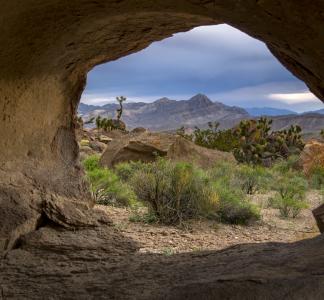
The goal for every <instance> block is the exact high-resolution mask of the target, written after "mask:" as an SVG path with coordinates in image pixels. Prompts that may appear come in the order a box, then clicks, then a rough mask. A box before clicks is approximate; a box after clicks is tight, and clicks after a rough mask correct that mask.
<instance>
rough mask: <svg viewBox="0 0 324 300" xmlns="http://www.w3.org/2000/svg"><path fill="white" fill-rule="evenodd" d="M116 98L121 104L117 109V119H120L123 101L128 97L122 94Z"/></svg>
mask: <svg viewBox="0 0 324 300" xmlns="http://www.w3.org/2000/svg"><path fill="white" fill-rule="evenodd" d="M116 100H117V102H118V103H119V106H120V108H118V109H117V120H118V121H119V120H120V118H121V116H122V114H123V102H125V101H126V100H127V98H126V97H124V96H120V97H116Z"/></svg>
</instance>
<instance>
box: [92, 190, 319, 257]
mask: <svg viewBox="0 0 324 300" xmlns="http://www.w3.org/2000/svg"><path fill="white" fill-rule="evenodd" d="M270 196H271V195H270V194H267V195H254V196H252V199H251V200H252V201H253V202H255V203H257V204H259V205H260V206H261V207H263V208H262V210H261V215H262V218H261V221H259V222H258V223H256V224H254V225H250V226H239V225H226V224H220V223H218V222H215V221H206V220H194V221H191V222H187V223H185V224H183V225H182V226H181V227H174V226H164V225H159V224H146V223H142V222H131V221H130V218H131V217H132V215H133V212H132V211H131V210H129V209H125V208H116V207H110V206H101V205H98V208H99V209H102V210H104V211H106V212H107V214H108V215H109V218H110V219H111V220H112V222H113V225H114V227H115V228H116V229H117V230H118V231H119V232H120V233H121V234H122V235H123V236H125V237H128V238H130V239H132V240H134V241H136V242H137V243H138V245H139V251H140V252H143V253H161V254H165V255H172V254H175V253H183V252H191V251H203V250H220V249H224V248H227V247H229V246H232V245H236V244H245V243H263V242H295V241H299V240H302V239H306V238H312V237H315V236H317V235H319V234H320V233H319V231H318V228H317V226H316V222H315V220H314V218H313V216H312V209H313V208H315V207H318V206H319V205H320V204H321V201H322V197H321V195H320V194H319V193H318V192H313V191H311V192H308V194H307V202H308V203H309V208H308V209H304V210H303V211H302V213H301V214H300V216H298V217H297V218H295V219H292V218H289V219H286V218H282V217H281V216H280V214H279V211H278V210H277V209H272V208H267V207H266V203H267V199H268V198H269V197H270Z"/></svg>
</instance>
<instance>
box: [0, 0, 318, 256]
mask: <svg viewBox="0 0 324 300" xmlns="http://www.w3.org/2000/svg"><path fill="white" fill-rule="evenodd" d="M2 2H3V3H2V4H1V5H2V9H1V12H0V28H1V33H0V45H1V52H0V73H1V77H0V128H1V130H0V149H1V150H0V151H1V155H0V251H1V250H6V249H10V248H11V247H13V246H14V243H15V241H16V240H17V238H18V237H19V236H20V235H21V234H24V233H26V232H28V231H31V230H34V229H35V228H37V226H39V224H40V222H42V220H43V219H44V211H47V215H46V217H48V215H50V213H49V212H48V210H49V206H50V207H52V206H51V205H49V204H48V203H52V204H53V203H61V202H62V203H65V201H68V202H69V201H70V202H73V203H84V207H85V208H86V207H90V206H91V200H89V199H90V197H89V195H88V194H87V188H86V186H85V184H84V183H83V182H82V181H81V179H80V178H81V176H80V173H81V172H82V170H81V169H80V167H79V165H78V148H77V144H76V142H75V136H74V127H75V124H74V114H75V111H76V107H77V104H78V101H79V99H80V95H81V93H82V91H83V88H84V85H85V82H86V74H87V72H88V71H89V70H90V69H91V68H92V67H93V66H95V65H97V64H99V63H103V62H107V61H111V60H114V59H117V58H119V57H122V56H125V55H127V54H130V53H132V52H135V51H138V50H140V49H143V48H145V47H146V46H148V45H149V44H150V43H151V42H153V41H156V40H160V39H163V38H165V37H168V36H170V35H172V34H173V33H176V32H180V31H186V30H189V29H191V28H193V27H195V26H199V25H210V24H220V23H228V24H230V25H232V26H234V27H236V28H238V29H241V30H242V31H244V32H246V33H248V34H250V35H251V36H253V37H256V38H258V39H260V40H262V41H264V42H265V43H266V44H267V46H268V47H269V49H270V50H271V51H272V53H273V54H274V55H275V56H276V57H277V58H278V59H279V60H280V61H281V62H282V64H284V65H285V66H286V67H287V68H288V69H289V70H290V71H291V72H292V73H294V74H295V75H296V76H298V77H299V78H300V79H302V80H303V81H304V82H305V83H306V84H307V85H308V86H309V88H310V89H311V91H312V92H313V93H315V94H316V95H317V96H318V97H319V98H320V99H322V100H324V44H323V37H324V26H323V19H324V4H323V2H322V1H320V0H314V1H306V0H300V1H298V2H296V1H294V0H286V1H280V0H246V1H239V0H227V1H222V0H212V1H209V0H157V1H150V0H141V1H138V0H108V1H107V0H96V1H90V0H69V1H65V0H25V1H23V3H22V2H21V1H19V0H11V1H2ZM46 203H47V204H46ZM64 205H65V204H62V206H59V207H56V208H55V210H56V214H59V213H58V211H59V210H60V209H61V210H63V211H64ZM62 207H63V208H62ZM52 209H53V207H52ZM54 218H55V217H54ZM66 218H67V216H61V221H62V220H63V221H62V222H63V223H68V221H67V220H66ZM71 222H73V221H71Z"/></svg>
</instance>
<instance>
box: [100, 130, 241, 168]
mask: <svg viewBox="0 0 324 300" xmlns="http://www.w3.org/2000/svg"><path fill="white" fill-rule="evenodd" d="M158 157H165V158H167V159H170V160H172V161H183V162H189V163H195V164H197V165H199V166H201V167H204V168H208V167H211V166H213V165H214V164H215V163H216V162H219V161H234V160H235V159H234V156H233V155H232V154H231V153H226V152H222V151H218V150H212V149H207V148H203V147H200V146H197V145H195V144H194V143H193V142H190V141H188V140H186V139H184V138H183V137H181V136H178V135H173V134H166V133H151V132H142V133H140V134H136V133H134V134H130V135H129V136H126V137H123V138H120V139H115V140H113V141H112V142H111V143H110V144H109V145H108V147H107V149H106V150H105V152H104V153H103V154H102V156H101V159H100V163H101V165H102V166H105V167H109V168H112V167H114V166H115V165H116V164H118V163H121V162H129V161H142V162H152V161H155V160H156V159H157V158H158Z"/></svg>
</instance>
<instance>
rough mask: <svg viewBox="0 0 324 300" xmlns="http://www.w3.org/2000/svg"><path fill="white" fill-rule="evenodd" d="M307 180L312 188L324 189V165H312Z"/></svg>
mask: <svg viewBox="0 0 324 300" xmlns="http://www.w3.org/2000/svg"><path fill="white" fill-rule="evenodd" d="M309 182H310V186H311V187H312V188H314V189H317V190H322V189H324V167H322V166H315V167H313V168H312V169H311V170H310V172H309Z"/></svg>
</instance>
